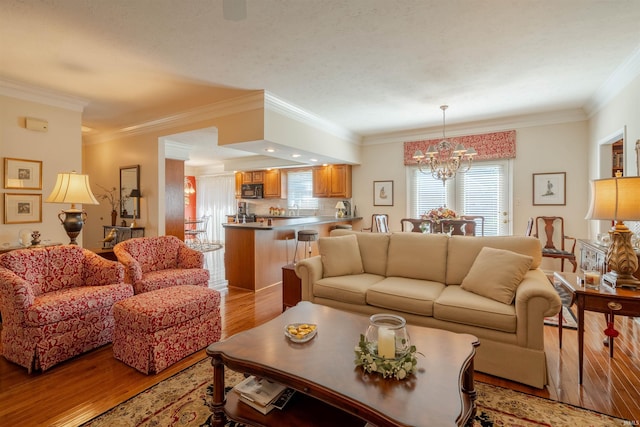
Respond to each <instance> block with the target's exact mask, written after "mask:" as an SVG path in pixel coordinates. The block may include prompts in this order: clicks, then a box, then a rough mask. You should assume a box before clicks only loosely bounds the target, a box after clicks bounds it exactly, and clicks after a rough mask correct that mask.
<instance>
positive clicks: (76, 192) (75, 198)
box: [45, 172, 99, 245]
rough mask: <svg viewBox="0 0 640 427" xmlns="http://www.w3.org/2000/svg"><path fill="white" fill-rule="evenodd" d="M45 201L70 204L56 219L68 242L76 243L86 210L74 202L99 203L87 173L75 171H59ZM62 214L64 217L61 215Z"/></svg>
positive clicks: (85, 216)
mask: <svg viewBox="0 0 640 427" xmlns="http://www.w3.org/2000/svg"><path fill="white" fill-rule="evenodd" d="M45 201H46V202H47V203H70V204H71V208H70V209H66V210H65V209H63V210H62V211H61V212H60V213H59V214H58V219H59V220H60V222H61V223H62V226H63V227H64V231H66V232H67V235H68V236H69V238H70V239H71V241H70V242H69V244H71V245H77V244H78V242H77V241H76V237H78V235H79V234H80V232H81V231H82V226H83V225H84V222H85V221H86V220H87V212H86V211H85V210H84V209H78V208H76V203H77V204H83V205H97V204H99V203H98V201H97V200H96V198H95V196H94V195H93V192H92V191H91V186H90V185H89V175H82V174H78V173H76V172H64V173H59V174H58V178H57V180H56V185H55V187H54V188H53V191H52V192H51V194H49V197H47V199H46V200H45ZM63 214H64V219H63V217H62V215H63Z"/></svg>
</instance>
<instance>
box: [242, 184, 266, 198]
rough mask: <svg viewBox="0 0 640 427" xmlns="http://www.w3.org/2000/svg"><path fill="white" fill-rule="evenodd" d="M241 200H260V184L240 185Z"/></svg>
mask: <svg viewBox="0 0 640 427" xmlns="http://www.w3.org/2000/svg"><path fill="white" fill-rule="evenodd" d="M242 198H243V199H262V184H242Z"/></svg>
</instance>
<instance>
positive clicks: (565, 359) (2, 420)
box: [0, 286, 640, 426]
mask: <svg viewBox="0 0 640 427" xmlns="http://www.w3.org/2000/svg"><path fill="white" fill-rule="evenodd" d="M281 295H282V289H281V287H279V286H275V287H271V288H268V289H265V290H262V291H260V292H258V293H255V294H254V293H250V292H246V291H240V290H230V291H229V292H228V293H226V294H225V295H224V298H223V303H222V318H223V324H222V331H223V332H222V335H223V338H224V337H228V336H231V335H233V334H235V333H238V332H240V331H242V330H245V329H248V328H252V327H254V326H256V325H258V324H261V323H263V322H265V321H267V320H270V319H272V318H273V317H275V316H277V315H278V314H279V313H280V310H281V309H282V300H281V298H282V296H281ZM585 319H586V331H587V333H586V334H585V367H584V384H583V385H582V386H580V385H578V369H577V365H578V362H577V334H576V331H574V330H568V329H565V330H564V334H563V348H562V349H561V350H559V349H558V332H557V328H556V327H551V326H546V327H545V347H546V351H547V360H548V364H549V375H550V381H551V383H550V384H549V386H548V387H547V389H544V390H539V389H535V388H531V387H527V386H524V385H522V384H517V383H513V382H510V381H506V380H503V379H500V378H495V377H491V376H488V375H484V374H481V373H477V375H476V379H477V380H479V381H482V382H487V383H490V384H495V385H499V386H502V387H508V388H512V389H514V390H518V391H522V392H525V393H530V394H534V395H537V396H542V397H546V398H550V399H553V400H560V401H562V402H566V403H570V404H573V405H577V406H582V407H585V408H589V409H593V410H596V411H600V412H604V413H607V414H610V415H614V416H618V417H622V418H626V419H629V420H632V421H633V422H634V423H635V424H633V425H638V424H640V407H639V405H638V402H640V323H638V322H637V321H634V320H633V319H629V318H625V317H618V318H616V328H617V329H618V330H619V331H620V337H619V338H617V339H616V343H615V355H614V358H613V359H610V358H609V351H608V349H607V348H606V347H604V346H603V344H602V338H603V333H602V331H603V330H604V328H605V324H604V316H602V315H600V314H597V313H587V315H586V317H585ZM205 357H206V355H205V353H204V350H201V351H199V352H197V353H195V354H193V355H191V356H189V357H187V358H185V359H184V360H182V361H180V362H179V363H177V364H175V365H173V366H171V367H170V368H168V369H166V370H165V371H163V372H161V373H160V374H157V375H150V376H147V375H143V374H141V373H139V372H137V371H136V370H134V369H133V368H130V367H128V366H126V365H124V364H123V363H121V362H118V361H116V360H115V359H114V358H113V356H112V352H111V346H110V345H108V346H104V347H101V348H99V349H96V350H94V351H91V352H89V353H86V354H84V355H81V356H78V357H76V358H74V359H72V360H69V361H67V362H64V363H62V364H60V365H57V366H55V367H54V368H52V369H50V370H49V371H47V372H45V373H35V374H32V375H28V374H27V372H26V369H24V368H21V367H18V366H17V365H14V364H11V363H9V362H7V361H6V360H5V359H4V358H1V357H0V425H3V426H18V425H19V426H43V425H47V426H77V425H79V424H81V423H83V422H85V421H87V420H90V419H91V418H93V417H95V416H97V415H99V414H101V413H102V412H104V411H106V410H108V409H110V408H111V407H113V406H116V405H117V404H119V403H121V402H123V401H125V400H126V399H128V398H130V397H132V396H135V395H136V394H138V393H139V392H141V391H143V390H145V389H147V388H148V387H150V386H152V385H154V384H156V383H157V382H160V381H162V380H163V379H165V378H167V377H169V376H171V375H174V374H176V373H177V372H180V371H181V370H182V369H184V368H186V367H187V366H190V365H191V364H193V363H195V362H196V361H199V360H201V359H203V358H205ZM630 425H631V424H630Z"/></svg>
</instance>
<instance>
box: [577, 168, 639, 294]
mask: <svg viewBox="0 0 640 427" xmlns="http://www.w3.org/2000/svg"><path fill="white" fill-rule="evenodd" d="M586 218H587V219H600V220H613V221H615V225H614V226H613V228H611V230H609V236H610V238H611V243H610V245H609V248H608V249H607V255H606V262H607V269H608V270H609V271H608V272H607V273H605V275H604V280H605V281H606V282H608V283H610V284H611V285H612V286H623V287H630V288H634V289H636V288H637V287H638V286H640V280H638V279H636V278H635V277H634V276H633V273H634V272H635V271H636V270H637V269H638V257H637V256H636V253H635V250H634V248H633V245H632V244H631V235H632V234H633V233H632V232H631V230H629V228H628V227H627V226H626V225H625V224H624V221H638V220H640V177H637V176H634V177H624V178H623V177H621V176H616V177H615V178H604V179H596V180H593V181H591V204H590V206H589V212H588V213H587V216H586Z"/></svg>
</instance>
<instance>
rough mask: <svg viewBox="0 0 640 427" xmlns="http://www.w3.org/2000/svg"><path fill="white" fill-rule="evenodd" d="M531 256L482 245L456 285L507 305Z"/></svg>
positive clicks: (530, 261) (530, 260)
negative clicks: (467, 270)
mask: <svg viewBox="0 0 640 427" xmlns="http://www.w3.org/2000/svg"><path fill="white" fill-rule="evenodd" d="M532 262H533V258H532V257H530V256H527V255H521V254H517V253H515V252H511V251H507V250H504V249H495V248H490V247H484V248H482V250H481V251H480V253H479V254H478V256H477V257H476V259H475V261H474V262H473V265H472V266H471V269H470V270H469V273H468V274H467V276H466V277H465V278H464V279H463V280H462V284H461V285H460V287H461V288H462V289H464V290H465V291H470V292H473V293H476V294H478V295H482V296H484V297H487V298H492V299H494V300H496V301H499V302H501V303H504V304H511V303H512V302H513V297H514V296H515V293H516V288H517V287H518V285H519V284H520V282H521V281H522V278H523V277H524V275H525V273H526V272H527V271H529V267H530V266H531V263H532Z"/></svg>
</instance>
